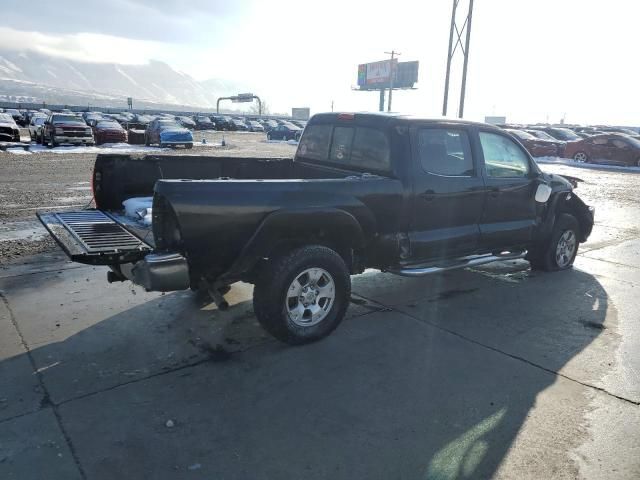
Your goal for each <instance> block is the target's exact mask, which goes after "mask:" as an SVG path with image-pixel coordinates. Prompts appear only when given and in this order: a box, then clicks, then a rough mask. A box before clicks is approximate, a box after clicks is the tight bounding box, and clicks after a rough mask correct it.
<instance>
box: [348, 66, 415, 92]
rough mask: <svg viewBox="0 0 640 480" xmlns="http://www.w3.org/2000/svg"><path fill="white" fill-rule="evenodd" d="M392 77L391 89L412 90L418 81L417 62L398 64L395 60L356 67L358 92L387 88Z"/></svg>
mask: <svg viewBox="0 0 640 480" xmlns="http://www.w3.org/2000/svg"><path fill="white" fill-rule="evenodd" d="M391 75H393V88H412V87H413V84H414V83H416V82H417V81H418V62H398V60H397V59H393V64H392V63H391V60H383V61H381V62H373V63H364V64H361V65H358V87H359V88H360V90H379V89H382V88H389V87H390V85H391Z"/></svg>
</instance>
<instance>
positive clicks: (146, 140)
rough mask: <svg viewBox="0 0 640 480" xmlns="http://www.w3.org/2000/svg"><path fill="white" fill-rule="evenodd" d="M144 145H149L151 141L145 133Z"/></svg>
mask: <svg viewBox="0 0 640 480" xmlns="http://www.w3.org/2000/svg"><path fill="white" fill-rule="evenodd" d="M144 145H145V147H150V146H151V142H149V137H148V136H147V135H145V136H144Z"/></svg>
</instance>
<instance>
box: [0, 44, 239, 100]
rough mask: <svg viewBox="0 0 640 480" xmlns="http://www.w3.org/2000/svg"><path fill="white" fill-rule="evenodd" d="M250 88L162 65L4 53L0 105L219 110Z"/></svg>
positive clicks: (0, 62)
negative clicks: (130, 102) (224, 99)
mask: <svg viewBox="0 0 640 480" xmlns="http://www.w3.org/2000/svg"><path fill="white" fill-rule="evenodd" d="M242 91H247V86H243V85H241V84H239V83H237V82H232V81H224V80H218V79H211V80H206V81H204V82H198V81H196V80H195V79H193V78H192V77H191V76H189V75H187V74H185V73H182V72H178V71H176V70H174V69H173V68H171V67H170V66H169V65H167V64H166V63H164V62H160V61H156V60H152V61H150V62H149V63H147V64H144V65H121V64H116V63H89V62H79V61H74V60H68V59H64V58H60V57H53V56H47V55H43V54H39V53H34V52H15V51H6V50H0V100H9V101H17V100H20V101H25V102H26V101H32V102H38V103H39V102H46V103H48V104H55V103H65V104H73V103H75V104H80V105H83V104H85V103H91V104H92V105H96V106H98V105H107V104H109V103H110V102H114V101H117V102H118V103H120V102H121V101H122V100H123V99H124V101H125V103H126V97H133V98H134V105H140V106H141V105H142V104H145V105H176V106H177V105H180V106H195V107H200V108H207V107H209V108H211V107H215V104H216V99H217V98H218V97H219V96H224V95H232V94H236V93H238V92H242Z"/></svg>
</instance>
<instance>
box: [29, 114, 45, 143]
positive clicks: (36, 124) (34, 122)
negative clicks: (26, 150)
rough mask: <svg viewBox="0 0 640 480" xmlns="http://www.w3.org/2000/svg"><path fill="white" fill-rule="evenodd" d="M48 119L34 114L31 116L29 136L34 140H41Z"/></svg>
mask: <svg viewBox="0 0 640 480" xmlns="http://www.w3.org/2000/svg"><path fill="white" fill-rule="evenodd" d="M46 120H47V117H45V116H34V117H32V118H31V121H30V122H29V136H30V137H31V140H32V141H34V142H39V141H40V137H41V136H42V127H43V126H44V122H45V121H46Z"/></svg>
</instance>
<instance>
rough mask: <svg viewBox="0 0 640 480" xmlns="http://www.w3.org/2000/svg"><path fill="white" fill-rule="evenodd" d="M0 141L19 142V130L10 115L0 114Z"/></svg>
mask: <svg viewBox="0 0 640 480" xmlns="http://www.w3.org/2000/svg"><path fill="white" fill-rule="evenodd" d="M0 141H4V142H19V141H20V128H19V127H18V124H16V122H15V120H14V119H13V116H12V115H11V114H10V113H0Z"/></svg>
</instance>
